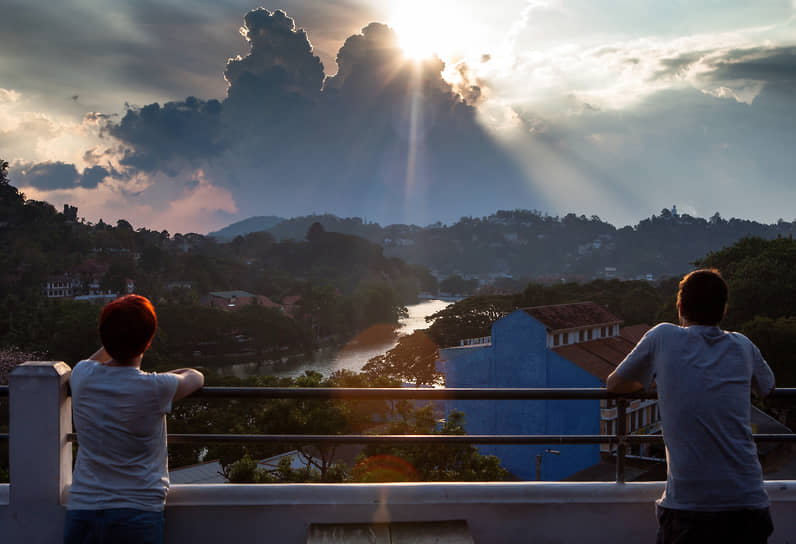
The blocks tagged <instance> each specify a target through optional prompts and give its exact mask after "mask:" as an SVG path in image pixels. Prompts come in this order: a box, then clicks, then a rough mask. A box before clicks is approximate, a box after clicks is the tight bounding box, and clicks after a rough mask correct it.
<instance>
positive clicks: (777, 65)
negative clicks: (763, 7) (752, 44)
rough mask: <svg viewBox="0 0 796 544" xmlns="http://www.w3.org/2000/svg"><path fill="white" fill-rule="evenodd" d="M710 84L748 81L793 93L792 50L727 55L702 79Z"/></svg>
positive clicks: (795, 55)
mask: <svg viewBox="0 0 796 544" xmlns="http://www.w3.org/2000/svg"><path fill="white" fill-rule="evenodd" d="M703 77H704V78H705V79H709V80H711V81H719V82H720V81H732V80H752V81H759V82H762V83H766V84H768V85H772V86H774V87H776V88H777V89H781V90H790V91H793V90H796V47H782V48H762V47H760V48H753V49H736V50H733V51H730V52H729V53H728V54H727V55H726V57H725V58H722V59H719V60H717V61H714V62H713V63H712V70H711V71H709V72H708V73H707V74H705V75H704V76H703Z"/></svg>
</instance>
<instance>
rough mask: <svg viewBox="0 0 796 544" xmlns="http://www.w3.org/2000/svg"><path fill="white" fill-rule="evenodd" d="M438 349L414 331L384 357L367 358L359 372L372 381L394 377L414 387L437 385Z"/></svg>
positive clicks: (438, 376) (440, 376) (428, 338)
mask: <svg viewBox="0 0 796 544" xmlns="http://www.w3.org/2000/svg"><path fill="white" fill-rule="evenodd" d="M437 359H439V347H438V346H437V344H436V342H434V340H432V339H431V338H430V337H429V336H428V334H426V333H425V332H423V331H415V332H413V333H412V334H410V335H408V336H402V337H400V338H399V339H398V343H397V344H396V346H395V347H394V348H392V349H390V350H389V351H387V353H385V354H384V355H377V356H376V357H373V358H372V359H370V360H369V361H368V362H367V363H366V364H365V366H364V367H363V368H362V370H363V371H364V372H365V373H366V374H367V375H368V376H371V377H372V378H373V379H379V378H383V377H387V378H394V379H397V380H401V381H403V382H413V383H414V384H415V385H417V386H420V385H433V384H437V383H440V381H441V379H442V375H441V374H440V373H439V372H437V369H436V362H437Z"/></svg>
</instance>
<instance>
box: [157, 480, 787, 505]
mask: <svg viewBox="0 0 796 544" xmlns="http://www.w3.org/2000/svg"><path fill="white" fill-rule="evenodd" d="M778 483H783V482H778ZM663 486H664V483H663V482H639V483H628V484H616V483H610V482H608V483H606V482H585V483H584V482H578V483H571V482H539V483H536V482H510V483H504V482H494V483H459V482H452V483H397V484H262V485H259V484H192V485H173V486H171V490H170V491H169V497H168V502H167V504H166V507H167V508H168V507H180V506H266V505H271V506H287V505H336V506H340V505H351V506H354V505H379V504H391V505H418V504H427V505H433V504H484V503H494V504H566V503H573V502H576V503H611V504H617V503H638V502H649V503H652V502H653V501H654V500H655V499H657V498H658V497H660V496H661V492H662V491H663ZM777 493H778V494H784V495H794V497H793V500H796V487H793V486H790V487H789V486H787V485H785V486H778V487H777ZM772 498H773V497H772Z"/></svg>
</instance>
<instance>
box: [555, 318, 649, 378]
mask: <svg viewBox="0 0 796 544" xmlns="http://www.w3.org/2000/svg"><path fill="white" fill-rule="evenodd" d="M648 330H649V325H633V326H631V327H623V328H621V329H619V336H610V337H608V338H598V339H596V340H589V341H588V342H578V343H577V344H568V345H565V346H559V347H557V348H552V349H553V351H555V352H556V353H558V354H559V355H561V356H562V357H564V358H565V359H567V360H568V361H570V362H572V363H574V364H576V365H577V366H579V367H580V368H582V369H583V370H585V371H586V372H588V373H589V374H591V375H592V376H596V377H597V378H599V379H600V380H602V381H603V382H604V381H605V380H606V378H608V375H609V374H610V373H611V372H613V371H614V369H615V368H616V366H617V365H618V364H619V363H621V362H622V359H624V358H625V357H626V356H627V354H628V353H630V352H631V351H632V350H633V348H634V347H635V345H636V343H637V342H638V341H639V340H640V339H641V337H642V336H644V333H645V332H647V331H648Z"/></svg>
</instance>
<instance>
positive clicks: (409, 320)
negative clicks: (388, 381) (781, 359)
mask: <svg viewBox="0 0 796 544" xmlns="http://www.w3.org/2000/svg"><path fill="white" fill-rule="evenodd" d="M449 304H451V303H450V302H446V301H444V300H436V299H434V300H425V301H423V302H420V303H418V304H413V305H411V306H407V307H406V309H407V310H408V311H409V316H408V317H406V318H404V319H401V321H400V324H399V328H398V330H397V331H396V333H397V334H396V335H391V334H389V333H388V334H384V332H383V331H380V332H377V333H375V334H373V333H374V331H370V332H371V334H368V332H367V331H366V332H365V333H364V334H362V335H360V337H359V338H354V339H352V341H351V342H349V343H348V345H346V346H345V347H344V348H342V349H337V348H336V349H331V348H328V349H320V350H318V351H316V352H315V353H313V355H312V357H311V358H310V359H305V360H295V361H291V360H287V359H285V360H283V361H278V362H275V361H251V362H246V363H235V364H232V365H227V366H224V367H222V368H219V369H218V370H217V372H218V373H219V374H222V375H226V376H237V377H239V378H245V377H248V376H259V375H264V374H270V375H273V376H289V377H296V376H300V375H302V374H304V371H305V370H314V371H316V372H320V373H321V374H323V375H324V376H329V375H330V374H331V373H332V372H334V371H335V370H341V369H349V370H353V371H354V372H359V371H360V370H362V367H363V366H364V365H365V363H367V362H368V360H369V359H371V358H373V357H376V356H377V355H381V354H383V353H385V352H387V351H388V350H389V349H391V348H393V347H395V345H396V344H397V343H398V337H400V336H404V335H407V334H412V333H413V332H414V331H416V330H418V329H425V328H427V327H428V326H429V323H426V320H425V318H426V316H429V315H431V314H434V313H436V312H438V311H440V310H443V309H444V308H446V307H447V306H448V305H449ZM372 336H376V337H377V339H375V340H373V339H369V338H368V337H372Z"/></svg>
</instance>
